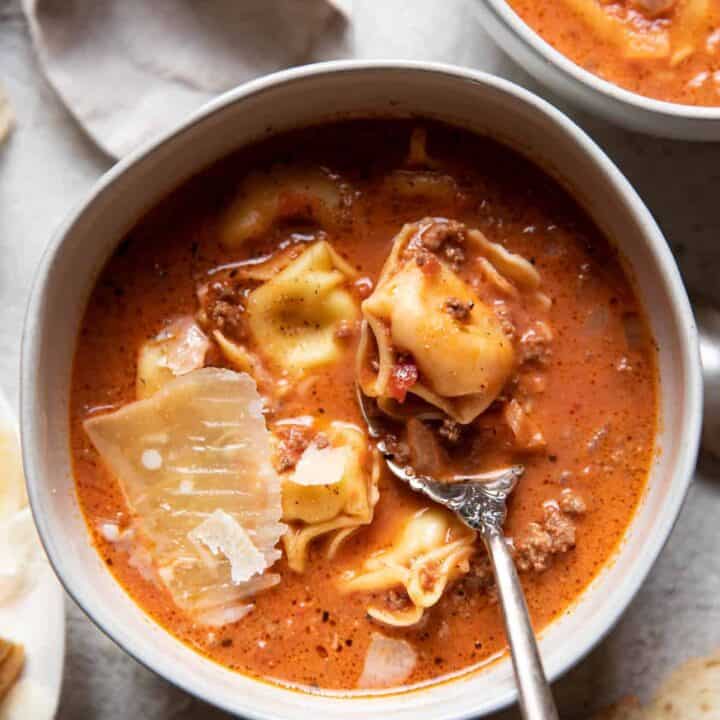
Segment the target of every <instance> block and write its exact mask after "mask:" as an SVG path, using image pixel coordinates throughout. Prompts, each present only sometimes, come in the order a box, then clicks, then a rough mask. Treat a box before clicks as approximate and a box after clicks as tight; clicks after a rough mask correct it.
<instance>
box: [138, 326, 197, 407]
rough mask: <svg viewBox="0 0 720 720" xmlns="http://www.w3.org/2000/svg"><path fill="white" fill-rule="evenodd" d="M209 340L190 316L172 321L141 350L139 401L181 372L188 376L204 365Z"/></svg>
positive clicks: (139, 360) (139, 354)
mask: <svg viewBox="0 0 720 720" xmlns="http://www.w3.org/2000/svg"><path fill="white" fill-rule="evenodd" d="M209 346H210V342H209V340H208V338H207V336H206V335H205V333H204V332H203V331H202V330H201V329H200V327H199V326H198V325H197V324H196V323H195V321H194V320H193V319H192V318H191V317H180V318H176V319H175V320H173V321H172V322H171V323H169V324H168V325H167V326H166V327H165V328H164V329H163V330H162V331H161V332H160V333H159V334H158V335H157V337H155V338H153V339H152V340H148V341H147V342H145V343H143V345H142V347H141V348H140V351H139V352H138V361H137V374H136V380H135V394H136V396H137V398H138V400H142V399H143V398H148V397H150V396H151V395H154V394H155V393H156V392H157V391H158V390H159V389H160V388H161V387H162V386H163V385H165V384H166V383H168V382H170V380H172V379H173V378H175V377H177V376H178V375H185V374H186V373H189V372H191V371H192V370H197V369H198V368H201V367H202V366H203V365H204V364H205V355H206V354H207V351H208V348H209Z"/></svg>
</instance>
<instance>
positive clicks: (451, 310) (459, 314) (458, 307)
mask: <svg viewBox="0 0 720 720" xmlns="http://www.w3.org/2000/svg"><path fill="white" fill-rule="evenodd" d="M474 307H475V303H474V302H472V301H468V302H463V301H462V300H460V299H458V298H456V297H449V298H448V299H447V300H446V301H445V303H444V304H443V310H444V311H445V312H446V313H447V314H448V315H450V316H451V317H453V318H455V320H458V321H459V322H465V321H466V320H468V319H469V317H470V312H471V311H472V309H473V308H474Z"/></svg>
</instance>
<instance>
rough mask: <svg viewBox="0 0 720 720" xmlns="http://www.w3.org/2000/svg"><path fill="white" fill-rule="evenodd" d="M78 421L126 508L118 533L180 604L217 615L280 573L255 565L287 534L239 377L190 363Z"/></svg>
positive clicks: (274, 553)
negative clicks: (142, 393) (115, 406)
mask: <svg viewBox="0 0 720 720" xmlns="http://www.w3.org/2000/svg"><path fill="white" fill-rule="evenodd" d="M85 429H86V431H87V433H88V435H89V437H90V439H91V440H92V442H93V444H94V445H95V447H96V448H97V450H98V452H99V454H100V457H101V458H102V460H103V461H104V462H105V464H106V465H107V467H108V469H109V470H110V471H111V472H113V473H114V474H115V476H116V477H117V478H118V480H119V482H120V485H121V487H122V489H123V491H124V493H125V497H126V499H127V503H128V506H129V508H130V510H131V511H132V515H133V517H134V520H133V525H132V527H131V528H129V529H127V530H125V531H123V532H122V533H121V534H120V541H121V542H122V543H123V545H124V546H127V547H128V551H129V554H130V557H131V559H132V561H133V562H134V564H135V565H136V567H137V568H138V570H139V571H140V572H141V573H142V575H143V576H144V577H148V579H152V580H153V581H157V582H162V583H164V584H165V585H166V586H167V588H168V590H169V591H170V593H171V594H172V596H173V599H174V600H175V602H176V604H177V605H178V606H179V607H180V608H181V609H183V610H185V611H186V612H188V613H189V614H191V615H192V616H193V617H194V618H195V619H196V620H198V621H199V622H206V623H207V624H217V622H219V620H220V619H222V618H223V617H225V618H228V617H239V614H240V613H241V612H242V613H246V612H247V610H244V609H243V610H242V611H241V608H245V607H246V606H247V602H242V603H240V601H241V600H245V598H247V597H250V596H252V595H253V594H255V593H257V592H260V591H262V590H264V589H266V588H268V587H271V586H272V585H274V584H276V583H277V582H278V580H279V579H278V576H277V575H273V574H269V573H264V571H265V570H266V569H267V568H269V567H270V566H271V565H272V564H273V563H274V562H275V561H276V560H277V559H278V558H279V557H280V551H279V550H278V549H277V548H276V545H277V542H278V540H279V539H280V537H281V535H282V534H283V532H284V531H285V526H284V525H282V524H281V523H280V519H281V515H282V503H281V498H280V478H279V477H278V475H277V474H276V472H275V470H274V469H273V467H272V464H271V448H270V436H269V433H268V430H267V427H266V425H265V418H264V417H263V414H262V403H261V400H260V397H259V395H258V392H257V388H256V386H255V382H254V381H253V380H252V378H251V377H250V376H249V375H246V374H244V373H235V372H232V371H230V370H223V369H219V368H202V369H200V370H194V371H192V372H190V373H187V374H185V375H182V376H180V377H177V378H174V379H172V380H170V381H169V382H167V383H166V384H164V385H163V386H162V387H161V388H160V389H159V390H158V391H157V392H156V393H155V394H154V395H152V397H150V398H147V399H144V400H139V401H137V402H134V403H130V404H128V405H126V406H125V407H123V408H121V409H120V410H117V411H115V412H112V413H108V414H105V415H96V416H94V417H91V418H90V419H88V420H87V421H86V422H85ZM159 437H163V438H166V441H165V442H163V443H162V444H160V443H158V438H159ZM110 532H111V534H113V532H112V531H110ZM250 550H252V552H250ZM148 571H150V572H148ZM259 573H264V574H262V575H259ZM208 618H210V619H212V622H210V621H209V620H208Z"/></svg>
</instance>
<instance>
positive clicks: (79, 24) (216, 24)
mask: <svg viewBox="0 0 720 720" xmlns="http://www.w3.org/2000/svg"><path fill="white" fill-rule="evenodd" d="M339 1H340V0H337V2H339ZM23 9H24V10H25V14H26V16H27V18H28V22H29V25H30V31H31V34H32V38H33V42H34V44H35V47H36V50H37V53H38V56H39V58H40V63H41V65H42V67H43V70H44V72H45V74H46V75H47V77H48V79H49V81H50V83H51V84H52V85H53V86H54V88H55V90H56V91H57V92H58V94H59V95H60V97H61V98H62V100H63V101H64V103H65V105H66V106H67V107H68V109H69V110H70V112H71V113H72V114H73V115H74V116H75V118H76V119H77V120H78V122H79V123H80V124H81V125H82V126H83V127H84V128H85V130H86V131H87V132H88V134H89V135H90V136H91V137H92V138H93V140H94V141H95V142H96V143H97V144H98V145H99V146H100V147H101V148H102V149H103V150H104V151H105V152H107V153H108V154H109V155H113V156H115V157H121V156H122V155H125V154H126V153H127V152H129V151H130V150H132V149H134V148H136V147H137V146H138V145H140V144H141V143H143V142H144V141H146V140H148V139H150V138H152V137H154V136H155V135H157V134H158V133H160V132H162V131H164V130H166V129H168V128H170V127H172V126H173V125H174V124H176V123H177V122H178V121H179V119H181V118H182V117H183V116H185V115H187V114H188V113H189V112H191V111H193V110H195V109H196V108H198V107H199V106H200V105H202V104H203V103H204V102H206V101H207V100H209V99H210V98H212V97H213V96H215V95H217V94H218V93H221V92H223V91H224V90H227V89H229V88H232V87H234V86H235V85H238V84H240V83H242V82H245V81H246V80H249V79H251V78H253V77H257V76H259V75H263V74H265V73H268V72H272V71H274V70H278V69H280V68H283V67H289V66H291V65H298V64H302V63H306V62H313V61H317V60H322V59H327V58H329V57H333V56H337V55H338V54H342V53H341V52H340V48H342V47H343V46H344V43H345V34H346V25H347V23H346V18H345V15H344V14H343V12H342V11H341V10H340V5H339V4H336V0H202V2H198V1H197V0H152V1H151V2H148V0H23Z"/></svg>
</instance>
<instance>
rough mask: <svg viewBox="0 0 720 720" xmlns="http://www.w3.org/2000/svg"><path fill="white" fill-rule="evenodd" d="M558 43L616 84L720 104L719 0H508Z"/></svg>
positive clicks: (683, 101) (699, 102) (679, 100)
mask: <svg viewBox="0 0 720 720" xmlns="http://www.w3.org/2000/svg"><path fill="white" fill-rule="evenodd" d="M508 3H509V4H510V5H511V6H512V7H513V8H514V9H515V11H516V12H517V13H518V15H520V17H521V18H522V19H523V20H524V21H525V22H526V23H527V24H528V25H529V26H530V27H531V28H533V30H535V32H537V33H538V34H539V35H540V36H541V37H542V38H543V39H544V40H546V41H547V42H548V43H550V45H552V46H553V47H554V48H555V49H556V50H558V51H560V52H561V53H562V54H563V55H566V56H567V57H568V58H570V60H572V61H573V62H575V63H577V64H578V65H580V66H581V67H582V68H584V69H585V70H588V71H590V72H591V73H593V74H595V75H598V76H599V77H601V78H603V79H604V80H607V81H609V82H611V83H614V84H615V85H619V86H620V87H623V88H625V89H626V90H631V91H632V92H636V93H639V94H640V95H646V96H647V97H651V98H655V99H657V100H665V101H667V102H672V103H681V104H684V105H707V106H720V3H719V2H717V0H552V1H551V2H547V1H543V0H508Z"/></svg>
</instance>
